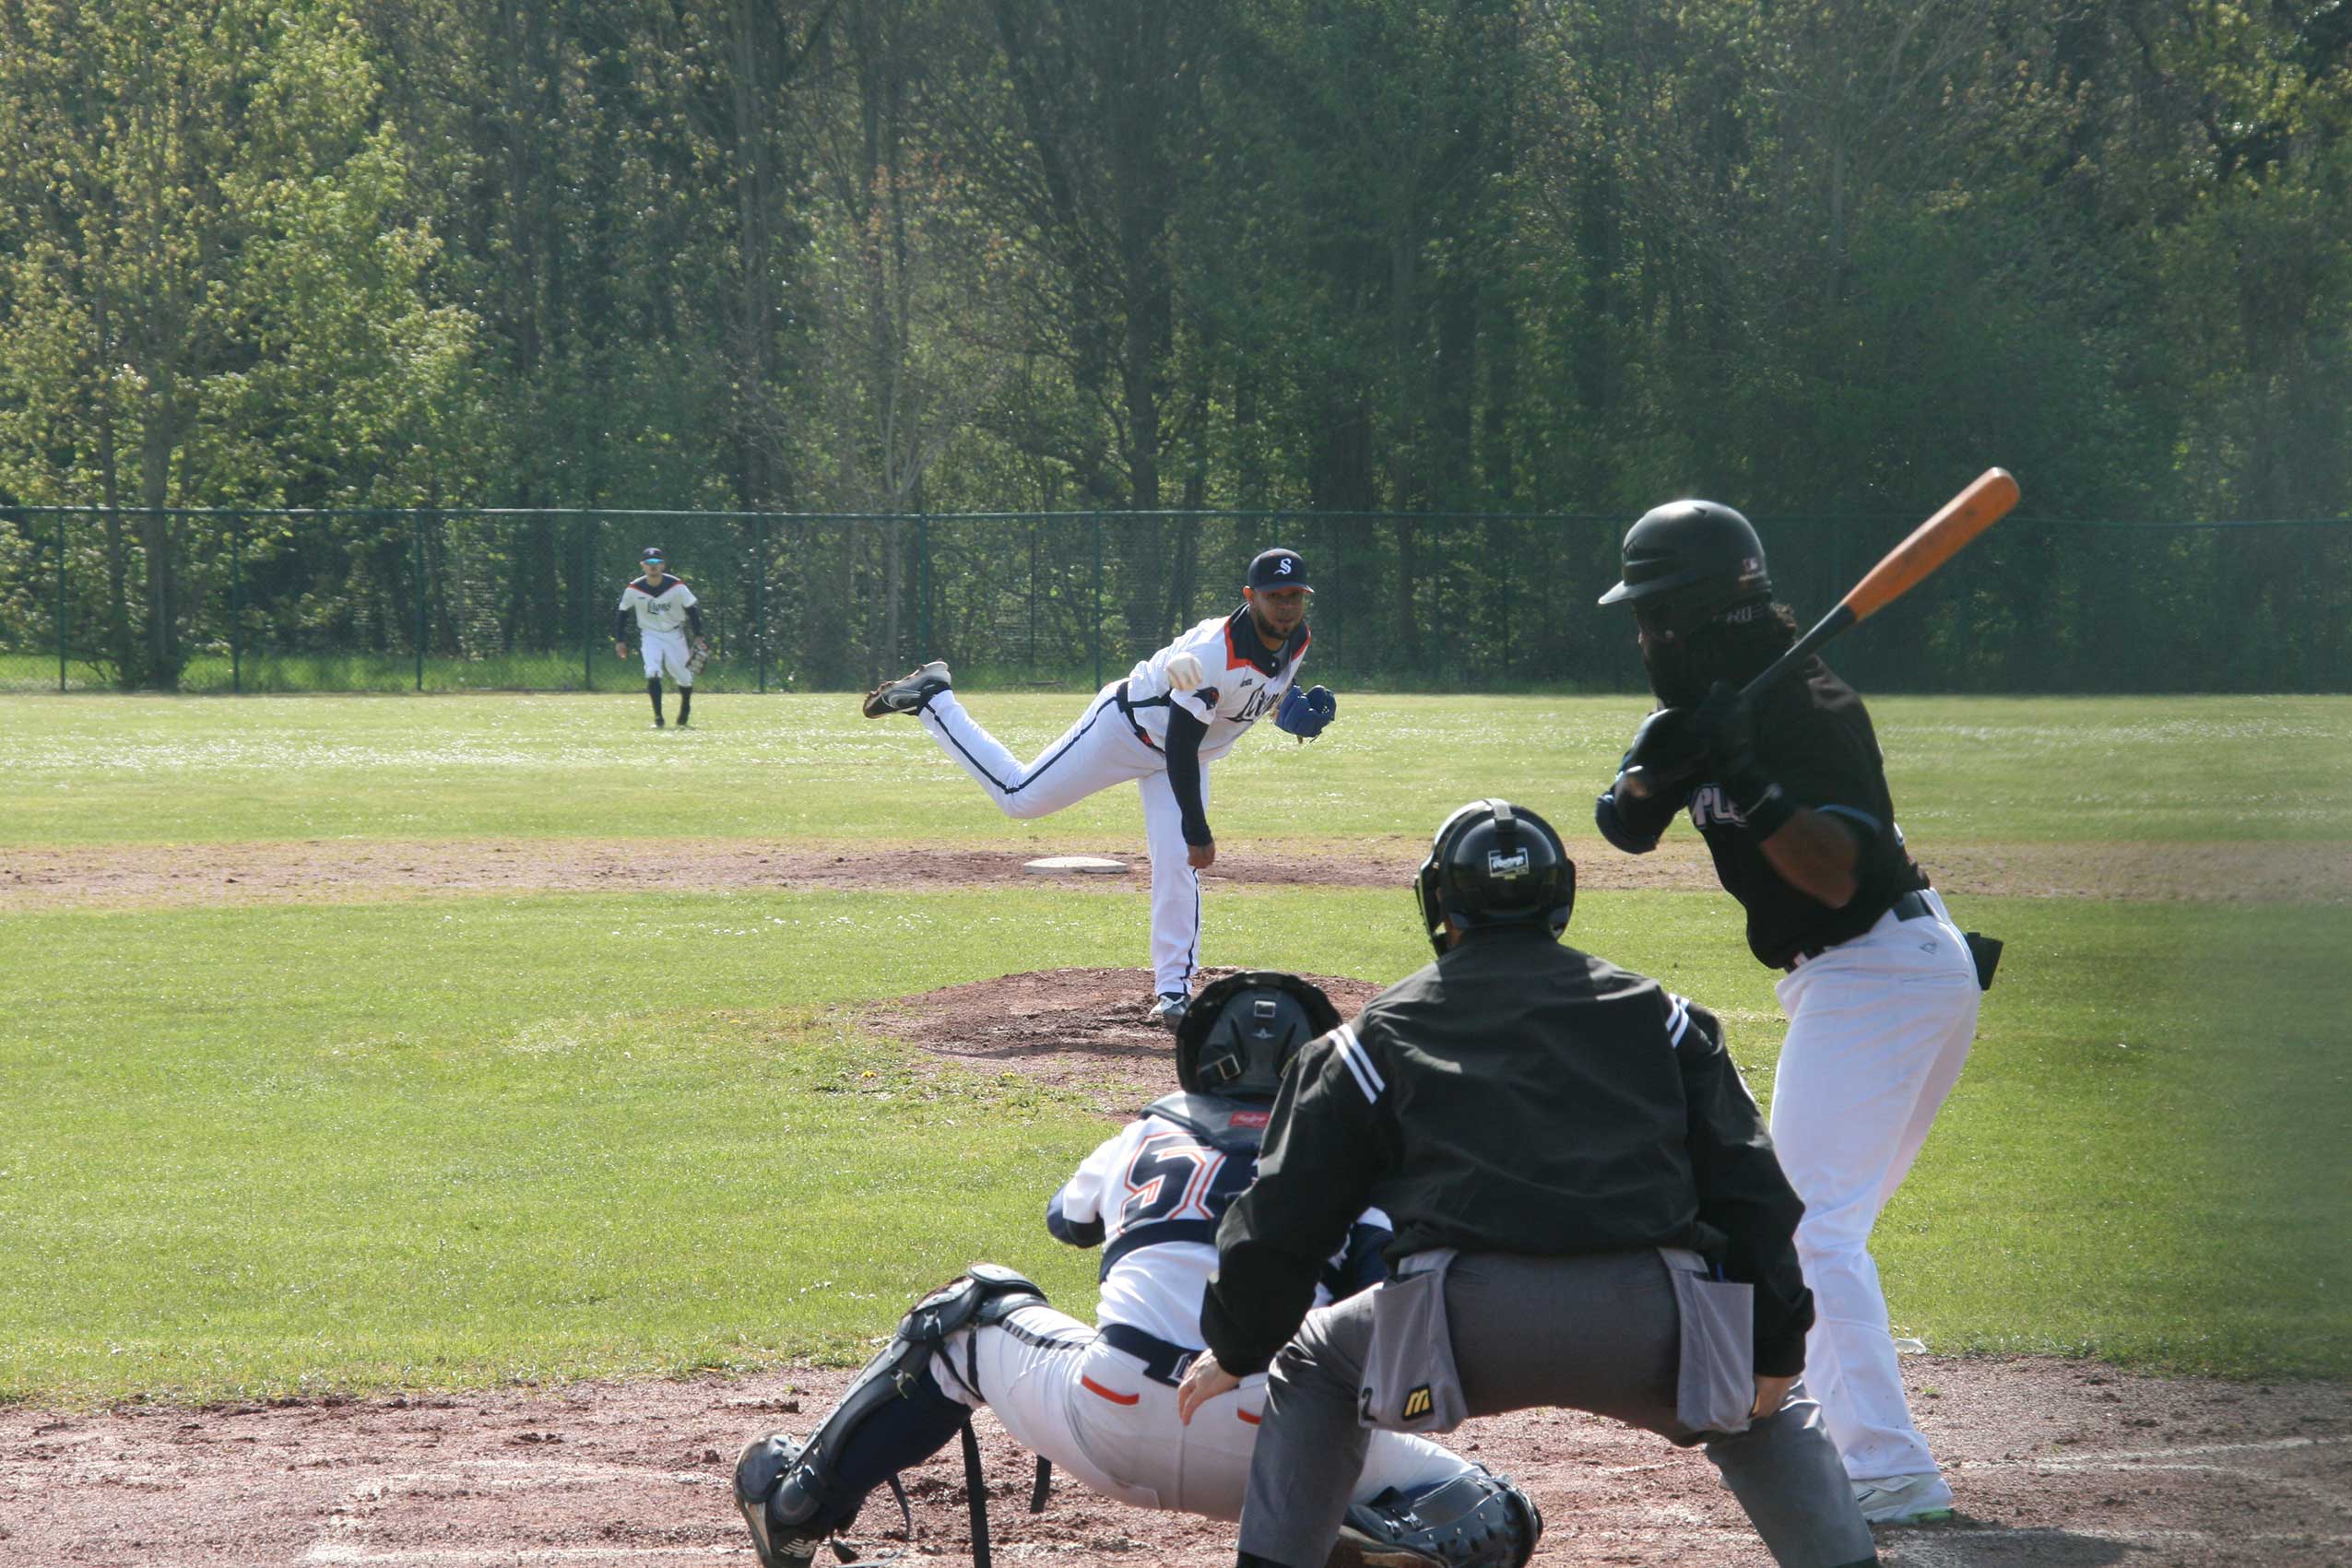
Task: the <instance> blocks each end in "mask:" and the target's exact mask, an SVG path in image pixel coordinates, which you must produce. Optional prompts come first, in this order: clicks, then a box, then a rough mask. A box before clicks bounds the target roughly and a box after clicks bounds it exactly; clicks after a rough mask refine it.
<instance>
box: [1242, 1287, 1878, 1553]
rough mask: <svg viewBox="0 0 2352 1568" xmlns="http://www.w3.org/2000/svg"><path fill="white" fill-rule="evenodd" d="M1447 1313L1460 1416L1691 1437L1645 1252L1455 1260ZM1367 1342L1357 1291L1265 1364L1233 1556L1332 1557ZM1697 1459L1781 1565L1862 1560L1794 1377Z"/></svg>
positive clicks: (1350, 1475)
mask: <svg viewBox="0 0 2352 1568" xmlns="http://www.w3.org/2000/svg"><path fill="white" fill-rule="evenodd" d="M1446 1315H1447V1317H1448V1320H1449V1323H1450V1325H1451V1327H1452V1332H1453V1341H1454V1363H1455V1366H1456V1368H1457V1369H1458V1370H1459V1371H1460V1374H1461V1385H1462V1396H1463V1397H1464V1398H1465V1400H1467V1401H1468V1403H1469V1406H1470V1413H1471V1415H1472V1416H1488V1415H1497V1414H1500V1413H1501V1412H1503V1411H1505V1410H1524V1409H1534V1408H1540V1407H1553V1406H1560V1407H1565V1408H1567V1409H1578V1410H1590V1411H1591V1412H1592V1413H1593V1414H1595V1415H1601V1416H1612V1417H1614V1418H1615V1419H1616V1420H1618V1421H1625V1422H1627V1423H1629V1424H1631V1425H1634V1426H1637V1427H1642V1428H1645V1429H1647V1430H1649V1431H1650V1432H1659V1433H1661V1434H1662V1435H1664V1436H1666V1437H1669V1438H1674V1439H1684V1440H1686V1439H1689V1438H1692V1437H1694V1436H1696V1433H1695V1432H1692V1431H1691V1430H1690V1429H1689V1428H1688V1427H1685V1426H1684V1425H1683V1424H1682V1423H1681V1422H1680V1421H1676V1420H1675V1419H1674V1381H1675V1374H1676V1372H1677V1369H1678V1367H1679V1365H1680V1362H1681V1353H1682V1352H1681V1341H1680V1338H1679V1335H1680V1316H1679V1315H1678V1314H1677V1312H1676V1311H1675V1307H1674V1288H1673V1285H1672V1283H1671V1282H1670V1281H1669V1280H1668V1279H1667V1277H1666V1267H1665V1265H1664V1264H1662V1263H1661V1262H1660V1261H1659V1260H1658V1255H1657V1254H1655V1253H1653V1252H1640V1253H1625V1254H1620V1255H1616V1256H1605V1257H1521V1256H1513V1255H1509V1254H1503V1253H1485V1254H1472V1253H1465V1254H1463V1255H1462V1256H1460V1257H1458V1258H1456V1259H1455V1260H1454V1266H1453V1271H1452V1273H1451V1275H1450V1276H1449V1277H1448V1279H1447V1281H1446ZM1371 1343H1372V1293H1371V1292H1370V1291H1365V1292H1362V1293H1360V1294H1358V1295H1354V1296H1352V1297H1350V1298H1349V1299H1348V1300H1346V1301H1344V1302H1341V1303H1339V1304H1338V1305H1336V1306H1333V1307H1330V1308H1328V1309H1326V1310H1324V1311H1322V1312H1318V1313H1313V1314H1310V1315H1308V1317H1307V1319H1306V1324H1305V1325H1304V1326H1302V1327H1301V1328H1300V1329H1299V1332H1298V1334H1297V1337H1296V1338H1293V1339H1292V1340H1291V1342H1290V1343H1289V1344H1288V1345H1285V1346H1284V1347H1282V1351H1281V1353H1280V1354H1279V1355H1277V1356H1276V1357H1275V1358H1274V1364H1273V1367H1272V1369H1271V1373H1270V1375H1269V1377H1268V1379H1267V1385H1266V1412H1265V1421H1264V1424H1263V1425H1261V1426H1260V1427H1259V1432H1258V1447H1257V1451H1256V1453H1255V1454H1254V1455H1253V1456H1252V1457H1251V1459H1250V1464H1249V1491H1248V1493H1247V1497H1246V1499H1245V1500H1244V1502H1243V1503H1242V1510H1241V1549H1242V1550H1244V1551H1247V1552H1250V1553H1252V1554H1254V1555H1256V1556H1258V1557H1260V1558H1264V1559H1267V1560H1269V1561H1271V1562H1280V1563H1285V1564H1289V1565H1291V1568H1311V1565H1313V1564H1318V1563H1320V1562H1323V1561H1324V1559H1325V1558H1326V1557H1327V1556H1328V1555H1329V1554H1330V1550H1331V1543H1332V1542H1333V1541H1334V1540H1335V1539H1337V1538H1338V1536H1339V1531H1340V1522H1341V1519H1342V1518H1343V1517H1345V1515H1346V1513H1347V1503H1348V1492H1349V1489H1350V1487H1351V1486H1353V1483H1354V1480H1355V1477H1356V1472H1357V1471H1358V1470H1359V1469H1360V1468H1362V1467H1363V1464H1364V1449H1365V1441H1366V1439H1367V1438H1368V1436H1369V1433H1368V1432H1366V1430H1365V1428H1364V1427H1362V1426H1361V1425H1359V1424H1357V1421H1356V1389H1357V1385H1359V1383H1360V1382H1361V1381H1362V1378H1363V1374H1364V1363H1365V1356H1366V1354H1367V1352H1368V1351H1369V1350H1370V1347H1371ZM1707 1456H1708V1458H1709V1459H1711V1460H1712V1461H1714V1464H1715V1468H1717V1469H1718V1470H1720V1471H1721V1472H1722V1474H1723V1480H1724V1481H1725V1482H1726V1483H1727V1484H1728V1485H1730V1487H1731V1493H1732V1495H1733V1496H1735V1497H1737V1498H1738V1499H1739V1500H1740V1506H1741V1507H1742V1508H1743V1509H1745V1510H1746V1511H1747V1516H1748V1519H1749V1521H1750V1522H1751V1523H1752V1524H1754V1525H1755V1529H1756V1534H1758V1535H1759V1536H1761V1537H1763V1538H1764V1544H1765V1545H1766V1546H1767V1548H1769V1549H1770V1550H1771V1552H1772V1558H1773V1561H1774V1562H1778V1563H1780V1564H1781V1565H1782V1568H1842V1565H1844V1564H1849V1563H1858V1562H1873V1561H1874V1560H1875V1552H1874V1551H1873V1548H1872V1546H1871V1539H1870V1527H1869V1526H1867V1525H1865V1524H1864V1523H1862V1512H1861V1510H1860V1509H1859V1508H1857V1507H1856V1506H1855V1504H1854V1498H1853V1493H1852V1491H1851V1490H1850V1487H1849V1486H1848V1484H1847V1480H1846V1470H1845V1467H1844V1466H1843V1465H1842V1464H1841V1463H1839V1461H1838V1450H1837V1449H1836V1447H1835V1446H1833V1445H1832V1444H1831V1443H1830V1441H1829V1437H1828V1434H1827V1433H1826V1432H1825V1431H1824V1430H1823V1428H1822V1424H1821V1407H1820V1406H1818V1405H1816V1404H1814V1401H1813V1400H1812V1398H1811V1397H1808V1396H1807V1395H1806V1394H1805V1393H1804V1391H1803V1385H1802V1384H1800V1385H1798V1387H1797V1388H1796V1390H1795V1391H1793V1392H1792V1393H1791V1396H1790V1398H1789V1402H1788V1403H1787V1404H1786V1405H1784V1406H1782V1407H1781V1409H1780V1410H1779V1413H1778V1414H1776V1415H1773V1416H1771V1417H1770V1418H1768V1419H1767V1420H1765V1421H1758V1422H1756V1423H1755V1425H1754V1426H1752V1427H1750V1428H1749V1429H1748V1430H1747V1431H1746V1432H1742V1433H1740V1434H1739V1435H1738V1436H1736V1437H1719V1438H1716V1439H1713V1440H1712V1441H1710V1442H1708V1444H1707ZM1541 1501H1542V1500H1541V1499H1538V1502H1539V1503H1540V1502H1541Z"/></svg>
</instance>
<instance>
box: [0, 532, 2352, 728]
mask: <svg viewBox="0 0 2352 1568" xmlns="http://www.w3.org/2000/svg"><path fill="white" fill-rule="evenodd" d="M1626 521H1627V520H1626V519H1625V517H1623V516H1620V515H1615V514H1610V515H1597V514H1577V513H1551V514H1543V515H1519V516H1509V515H1483V514H1482V515H1464V514H1400V513H1379V514H1369V513H1366V514H1349V513H1003V514H957V515H912V514H910V515H905V516H845V515H843V516H815V515H802V514H793V515H783V514H772V513H621V512H580V511H512V510H502V511H455V510H452V511H435V512H419V511H403V512H376V511H337V512H266V511H183V512H147V511H139V510H131V509H125V510H115V511H104V510H96V509H58V508H22V509H17V510H14V511H6V510H0V690H19V691H31V690H51V691H55V690H69V691H70V690H94V689H108V688H117V687H127V688H148V689H155V688H163V689H172V690H181V691H190V692H250V691H387V690H404V691H455V690H626V689H633V688H635V687H638V686H640V685H642V682H643V677H642V675H641V674H640V673H639V671H638V669H637V666H636V664H635V661H634V658H633V655H632V657H631V658H629V659H627V660H620V659H616V658H615V656H614V653H613V647H612V642H613V630H614V627H613V621H614V612H615V609H616V607H617V606H618V604H619V600H620V595H621V586H622V585H623V584H625V583H626V582H628V580H629V579H630V578H631V577H632V576H633V575H635V572H636V561H637V556H638V552H639V550H640V549H642V548H644V546H646V545H648V544H658V545H660V546H662V547H663V548H665V549H666V550H667V551H668V560H669V561H670V565H671V569H672V570H673V571H674V572H677V573H678V574H679V575H680V576H683V577H684V578H686V579H687V581H688V582H689V583H690V584H691V585H692V587H693V590H694V593H695V594H696V595H697V596H698V597H699V599H700V600H701V603H702V609H703V621H704V626H705V629H706V631H708V632H709V634H710V636H711V638H712V640H713V642H714V643H715V644H716V645H717V648H718V650H719V657H718V659H717V660H716V661H715V663H714V664H713V665H712V666H711V667H710V668H709V669H707V670H706V671H704V672H703V678H702V680H703V685H704V686H705V688H706V689H715V690H724V691H754V690H756V691H780V690H856V689H858V688H862V687H865V686H868V685H870V684H871V683H872V682H874V681H875V680H877V679H879V678H881V677H882V676H885V675H895V674H898V673H899V672H901V671H902V670H904V668H906V667H907V666H909V665H911V664H914V663H916V662H918V661H919V660H922V659H925V658H942V657H943V658H947V659H950V660H951V661H953V662H954V663H955V665H956V667H957V669H958V672H959V674H960V675H961V676H963V678H968V679H971V680H973V681H975V683H978V684H994V685H1000V686H1021V685H1035V686H1091V685H1093V684H1094V683H1097V682H1099V681H1101V680H1104V679H1107V678H1111V677H1113V676H1115V675H1117V674H1120V673H1123V672H1124V671H1125V670H1126V669H1127V668H1128V667H1129V666H1130V665H1131V664H1132V663H1133V662H1134V661H1135V660H1136V659H1138V658H1140V657H1141V656H1143V655H1145V654H1149V653H1150V652H1151V651H1152V649H1153V648H1155V647H1157V646H1158V645H1159V644H1160V643H1164V641H1166V639H1167V637H1168V635H1169V634H1170V633H1171V632H1172V631H1174V630H1175V629H1176V628H1177V627H1179V626H1181V625H1185V624H1188V623H1190V622H1192V621H1194V620H1198V619H1201V618H1203V617H1206V616H1211V615H1216V614H1222V613H1224V612H1226V611H1229V610H1230V609H1232V608H1233V607H1235V605H1236V604H1237V603H1238V602H1239V584H1240V582H1241V578H1242V574H1243V570H1244V568H1245V567H1246V565H1247V561H1248V560H1249V558H1250V557H1251V556H1252V555H1254V554H1255V553H1256V552H1257V551H1259V549H1262V548H1265V547H1266V546H1268V545H1270V544H1274V543H1282V544H1286V545H1290V546H1292V547H1294V548H1297V549H1299V550H1300V551H1302V552H1303V553H1304V554H1305V556H1306V560H1307V564H1308V567H1309V569H1310V572H1311V574H1312V577H1313V580H1314V584H1315V586H1316V589H1317V595H1316V599H1315V607H1314V610H1313V617H1314V626H1315V632H1316V649H1315V654H1314V663H1315V667H1316V678H1318V679H1321V680H1324V681H1327V682H1329V683H1330V684H1332V685H1335V686H1338V685H1353V686H1355V687H1358V688H1365V687H1380V688H1386V689H1389V690H1433V691H1456V690H1464V691H1466V690H1481V691H1510V690H1634V689H1637V688H1638V687H1639V686H1640V684H1641V673H1640V666H1639V660H1638V657H1637V654H1636V653H1635V650H1634V646H1633V637H1632V627H1631V624H1630V621H1629V619H1626V618H1625V617H1623V616H1622V615H1616V614H1611V613H1607V612H1603V611H1601V610H1599V609H1597V608H1596V607H1595V606H1594V604H1593V600H1594V598H1595V597H1596V596H1597V595H1599V594H1600V592H1601V590H1602V589H1604V588H1606V587H1607V586H1608V585H1609V584H1610V583H1612V582H1613V581H1614V579H1615V576H1616V551H1617V544H1618V540H1619V538H1620V537H1621V536H1622V535H1623V532H1624V529H1625V524H1626ZM1916 521H1917V520H1916V519H1911V518H1897V517H1846V518H1826V517H1791V516H1779V517H1774V516H1759V517H1758V518H1757V519H1756V522H1757V525H1758V527H1759V529H1760V531H1761V532H1762V533H1763V535H1764V537H1765V540H1766V543H1767V548H1768V549H1769V551H1770V558H1771V568H1772V576H1773V580H1774V583H1775V584H1776V587H1777V589H1778V592H1779V596H1780V597H1781V598H1782V599H1784V600H1786V601H1788V602H1789V603H1790V604H1791V605H1792V606H1794V607H1795V608H1796V610H1797V613H1798V617H1799V619H1800V620H1801V621H1803V622H1806V623H1810V622H1811V621H1812V620H1813V619H1814V618H1815V617H1817V616H1818V615H1820V614H1821V613H1822V612H1823V611H1825V610H1826V609H1827V608H1828V607H1830V606H1831V605H1833V604H1835V603H1836V601H1837V599H1838V596H1839V595H1842V594H1843V593H1844V591H1845V590H1846V589H1847V588H1848V587H1850V585H1851V584H1852V583H1853V582H1854V580H1855V579H1856V578H1857V577H1859V576H1860V575H1861V574H1862V572H1863V571H1864V570H1865V569H1867V568H1868V567H1869V566H1870V565H1871V564H1872V562H1873V561H1874V560H1877V559H1878V557H1879V556H1880V555H1881V554H1883V553H1884V552H1885V549H1886V548H1888V547H1889V546H1891V545H1893V544H1894V543H1895V542H1896V541H1897V540H1898V539H1900V538H1901V537H1902V536H1904V534H1906V533H1907V532H1909V528H1910V527H1911V525H1913V524H1914V523H1915V522H1916ZM631 641H632V643H633V641H634V638H633V631H632V636H631ZM1834 662H1835V663H1836V664H1837V665H1838V667H1839V668H1840V670H1841V671H1843V672H1844V673H1846V674H1847V675H1848V676H1849V677H1850V678H1852V679H1853V680H1855V682H1856V683H1857V684H1859V685H1861V686H1862V687H1864V688H1865V689H1868V690H1987V691H2184V690H2281V691H2305V690H2329V691H2339V690H2352V521H2347V520H2343V519H2336V520H2316V521H2299V522H2282V523H2232V524H2110V523H2082V522H2066V521H2061V520H2049V519H2039V520H2038V519H2031V518H2011V519H2008V520H2006V521H2004V522H2003V524H2002V525H2000V526H1999V527H1998V528H1996V529H1994V530H1993V531H1992V533H1991V534H1989V535H1987V536H1985V537H1984V538H1983V539H1981V540H1980V541H1979V542H1978V543H1976V544H1975V545H1973V546H1971V547H1970V548H1969V549H1968V551H1967V552H1966V553H1964V554H1963V555H1961V556H1960V557H1959V558H1958V559H1957V560H1955V561H1954V562H1953V563H1952V564H1951V565H1950V566H1947V567H1946V568H1945V569H1944V571H1943V572H1939V573H1937V574H1936V575H1935V576H1934V577H1933V578H1931V579H1930V580H1929V581H1928V582H1927V583H1926V584H1923V585H1922V586H1921V587H1920V588H1919V589H1917V590H1915V591H1914V592H1913V593H1912V594H1911V595H1908V596H1907V597H1906V598H1904V599H1903V600H1901V601H1899V602H1898V603H1897V604H1896V605H1895V606H1893V607H1890V608H1889V609H1887V610H1886V611H1885V612H1883V613H1882V614H1881V615H1880V616H1879V617H1877V618H1876V619H1873V622H1872V623H1871V626H1870V628H1869V629H1868V630H1867V631H1863V632H1862V633H1860V634H1858V635H1855V636H1853V637H1851V638H1850V639H1848V640H1847V641H1845V642H1844V643H1840V644H1839V645H1838V648H1837V649H1836V650H1835V653H1834Z"/></svg>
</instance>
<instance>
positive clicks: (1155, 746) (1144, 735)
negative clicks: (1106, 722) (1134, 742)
mask: <svg viewBox="0 0 2352 1568" xmlns="http://www.w3.org/2000/svg"><path fill="white" fill-rule="evenodd" d="M1112 695H1113V696H1115V697H1117V699H1118V713H1119V717H1120V718H1123V719H1125V720H1126V721H1127V727H1128V728H1129V729H1131V730H1133V731H1134V732H1135V738H1136V739H1138V740H1140V741H1141V742H1142V743H1143V744H1144V745H1146V746H1148V747H1150V748H1151V749H1152V750H1154V751H1157V750H1159V749H1160V743H1159V742H1158V741H1156V740H1154V739H1152V732H1151V731H1150V730H1148V729H1145V728H1144V727H1143V726H1142V725H1141V724H1140V723H1138V722H1137V720H1136V717H1135V704H1134V703H1132V702H1130V701H1128V700H1127V682H1126V681H1124V680H1122V681H1120V682H1119V683H1118V690H1117V691H1116V692H1114V693H1112Z"/></svg>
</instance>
